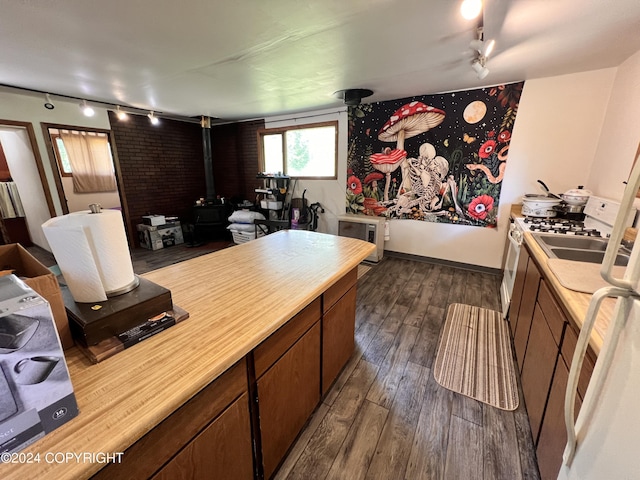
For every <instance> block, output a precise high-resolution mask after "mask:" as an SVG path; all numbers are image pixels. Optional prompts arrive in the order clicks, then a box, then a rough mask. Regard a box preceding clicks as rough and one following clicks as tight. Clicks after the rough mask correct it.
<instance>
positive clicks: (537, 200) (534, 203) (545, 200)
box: [522, 193, 560, 217]
mask: <svg viewBox="0 0 640 480" xmlns="http://www.w3.org/2000/svg"><path fill="white" fill-rule="evenodd" d="M557 205H560V199H558V198H553V197H548V196H546V195H538V194H534V193H528V194H526V195H525V196H524V197H522V214H523V215H524V216H526V217H555V216H556V215H557V214H558V212H557V211H556V210H554V208H553V207H554V206H557Z"/></svg>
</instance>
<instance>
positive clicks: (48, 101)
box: [44, 93, 56, 110]
mask: <svg viewBox="0 0 640 480" xmlns="http://www.w3.org/2000/svg"><path fill="white" fill-rule="evenodd" d="M44 98H45V100H46V102H45V103H44V108H46V109H47V110H53V109H54V108H56V106H55V105H54V104H53V103H51V97H50V96H49V94H48V93H45V95H44Z"/></svg>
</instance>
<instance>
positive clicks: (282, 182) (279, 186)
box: [255, 173, 291, 219]
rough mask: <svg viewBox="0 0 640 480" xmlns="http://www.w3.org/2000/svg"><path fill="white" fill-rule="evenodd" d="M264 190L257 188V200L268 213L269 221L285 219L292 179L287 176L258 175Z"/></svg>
mask: <svg viewBox="0 0 640 480" xmlns="http://www.w3.org/2000/svg"><path fill="white" fill-rule="evenodd" d="M256 178H258V179H260V180H262V188H256V189H255V192H256V199H257V201H258V203H259V205H260V208H261V209H262V210H265V211H267V212H268V218H269V219H285V218H284V216H285V215H286V212H285V211H284V210H283V209H285V207H286V205H285V204H286V197H287V193H288V192H289V185H290V182H291V178H290V177H289V176H287V175H266V174H262V173H260V174H258V175H257V176H256Z"/></svg>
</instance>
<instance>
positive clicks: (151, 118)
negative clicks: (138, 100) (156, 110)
mask: <svg viewBox="0 0 640 480" xmlns="http://www.w3.org/2000/svg"><path fill="white" fill-rule="evenodd" d="M147 117H149V121H150V122H151V125H158V124H159V123H160V119H159V118H158V117H156V116H155V115H154V114H153V110H151V111H150V112H149V115H147Z"/></svg>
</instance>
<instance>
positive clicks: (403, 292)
mask: <svg viewBox="0 0 640 480" xmlns="http://www.w3.org/2000/svg"><path fill="white" fill-rule="evenodd" d="M229 244H230V242H221V243H219V242H211V243H209V244H206V245H204V246H202V247H196V248H187V247H185V246H183V245H176V246H173V247H169V248H165V249H163V250H157V251H150V250H145V249H135V250H133V251H132V252H131V258H132V262H133V266H134V271H135V272H136V273H138V274H142V273H145V272H147V271H150V270H154V269H157V268H161V267H163V266H165V265H169V264H173V263H177V262H179V261H183V260H187V259H189V258H193V257H195V256H198V255H203V254H206V253H210V252H212V251H215V250H219V249H221V248H226V247H227V246H229ZM28 250H29V251H30V252H31V253H32V254H33V255H34V256H36V258H38V259H39V260H40V261H41V262H43V263H44V264H45V265H47V266H51V265H54V264H55V259H54V258H53V256H52V255H51V254H50V253H49V252H46V251H45V250H42V249H41V248H39V247H30V248H29V249H28ZM499 288H500V278H499V277H498V276H495V275H490V274H484V273H478V272H474V271H469V270H463V269H458V268H452V267H448V266H443V265H438V264H429V263H423V262H417V261H412V260H407V259H400V258H395V257H385V259H384V260H383V261H382V262H380V264H378V265H375V266H373V268H371V270H369V271H368V272H367V273H366V274H365V275H364V276H363V277H362V278H361V279H359V280H358V299H357V310H356V351H355V353H354V355H353V356H352V357H351V359H350V360H349V362H348V363H347V365H346V366H345V368H344V369H343V371H342V373H341V375H340V376H339V377H338V379H337V380H336V382H335V383H334V385H333V386H332V388H331V389H330V390H329V391H328V393H327V395H326V396H325V398H324V399H323V401H322V403H321V404H320V406H319V407H318V408H317V409H316V411H315V412H314V414H313V415H312V417H311V418H310V420H309V421H308V422H307V425H306V427H305V428H304V430H303V431H302V432H301V434H300V436H299V437H298V440H297V442H296V443H295V444H294V445H293V447H292V448H291V450H290V451H289V454H288V456H287V457H286V459H285V460H284V462H283V464H282V465H281V466H280V469H279V470H278V472H277V473H276V476H275V478H277V479H280V480H284V479H304V480H319V479H327V478H331V479H348V480H352V479H359V478H365V479H385V480H386V479H389V480H391V479H393V480H396V479H407V480H420V479H425V480H427V479H428V480H439V479H452V480H460V479H465V480H493V479H496V480H501V479H505V480H519V479H522V480H538V479H539V478H540V475H539V472H538V467H537V462H536V457H535V451H534V448H533V441H532V439H531V430H530V427H529V421H528V418H527V412H526V409H525V405H524V400H523V398H522V389H521V388H520V406H519V407H518V409H517V410H516V411H515V412H505V411H503V410H498V409H496V408H493V407H491V406H488V405H484V404H482V403H480V402H477V401H475V400H473V399H471V398H468V397H465V396H462V395H459V394H457V393H454V392H452V391H449V390H447V389H445V388H443V387H441V386H439V385H438V384H437V383H436V381H435V379H434V378H433V373H432V371H431V368H432V365H433V360H434V358H435V354H436V349H437V345H438V339H439V335H440V330H441V327H442V324H443V322H444V320H445V317H446V309H447V306H448V305H449V304H450V303H467V304H470V305H476V306H480V307H485V308H492V309H496V310H499V309H500V297H499Z"/></svg>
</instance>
